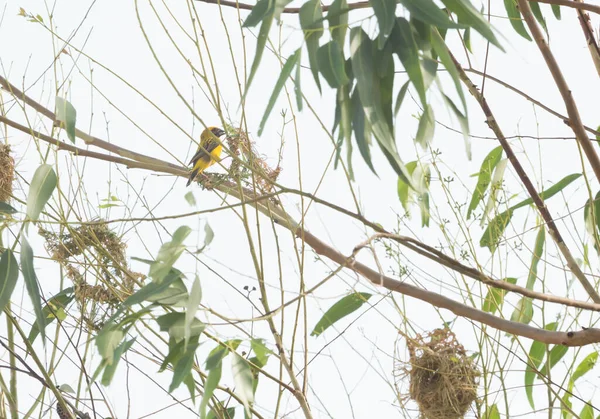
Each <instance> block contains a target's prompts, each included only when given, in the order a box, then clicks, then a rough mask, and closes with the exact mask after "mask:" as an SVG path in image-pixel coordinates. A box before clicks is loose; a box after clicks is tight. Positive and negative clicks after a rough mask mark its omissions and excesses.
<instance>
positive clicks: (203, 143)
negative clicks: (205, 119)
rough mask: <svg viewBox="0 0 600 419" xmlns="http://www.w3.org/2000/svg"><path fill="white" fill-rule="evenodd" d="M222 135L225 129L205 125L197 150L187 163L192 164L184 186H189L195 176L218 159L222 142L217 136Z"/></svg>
mask: <svg viewBox="0 0 600 419" xmlns="http://www.w3.org/2000/svg"><path fill="white" fill-rule="evenodd" d="M223 135H225V131H223V130H222V129H220V128H217V127H207V128H206V129H205V130H204V131H202V134H200V145H199V146H198V151H196V154H194V157H192V160H190V163H189V164H191V165H192V173H191V174H190V177H189V179H188V182H187V185H186V186H189V185H190V183H192V182H193V181H194V179H195V178H196V176H198V175H199V174H200V173H202V172H203V171H204V170H205V169H206V168H207V167H209V166H210V165H211V164H213V163H214V162H216V161H219V156H220V155H221V151H222V150H223V144H222V143H221V140H220V139H219V138H220V137H222V136H223Z"/></svg>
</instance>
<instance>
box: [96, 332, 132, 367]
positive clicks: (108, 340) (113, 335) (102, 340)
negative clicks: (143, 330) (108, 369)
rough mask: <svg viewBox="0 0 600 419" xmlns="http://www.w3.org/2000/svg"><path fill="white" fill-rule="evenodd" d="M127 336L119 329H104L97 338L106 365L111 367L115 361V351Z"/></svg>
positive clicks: (97, 344) (99, 350)
mask: <svg viewBox="0 0 600 419" xmlns="http://www.w3.org/2000/svg"><path fill="white" fill-rule="evenodd" d="M124 336H125V334H124V333H123V331H122V330H121V329H119V328H117V327H114V326H112V327H110V326H109V327H104V328H103V329H102V330H101V331H100V332H99V333H98V335H97V336H96V346H97V347H98V352H99V353H100V355H101V356H102V360H103V362H104V363H105V364H106V365H111V364H112V363H113V360H114V355H115V349H116V348H117V346H118V345H119V343H120V342H121V340H123V337H124Z"/></svg>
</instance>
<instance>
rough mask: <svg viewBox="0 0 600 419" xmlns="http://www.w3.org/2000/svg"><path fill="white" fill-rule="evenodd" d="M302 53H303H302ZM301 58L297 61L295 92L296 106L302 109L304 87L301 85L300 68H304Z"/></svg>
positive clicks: (299, 109)
mask: <svg viewBox="0 0 600 419" xmlns="http://www.w3.org/2000/svg"><path fill="white" fill-rule="evenodd" d="M300 55H302V53H300ZM301 58H302V57H300V59H299V60H298V62H297V63H296V76H295V77H294V94H295V95H296V106H298V111H302V88H301V86H300V70H301V69H302V65H301V61H302V60H301Z"/></svg>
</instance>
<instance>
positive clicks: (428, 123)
mask: <svg viewBox="0 0 600 419" xmlns="http://www.w3.org/2000/svg"><path fill="white" fill-rule="evenodd" d="M434 132H435V116H434V115H433V108H432V107H431V106H429V105H426V106H425V110H424V112H423V115H421V118H420V119H419V128H418V129H417V136H416V138H415V141H416V143H417V144H419V145H420V146H421V147H422V148H423V149H424V150H427V147H428V146H429V145H430V144H431V141H432V140H433V133H434Z"/></svg>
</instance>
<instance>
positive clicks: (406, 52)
mask: <svg viewBox="0 0 600 419" xmlns="http://www.w3.org/2000/svg"><path fill="white" fill-rule="evenodd" d="M391 41H392V42H393V46H394V52H395V53H396V54H397V55H398V58H399V59H400V62H401V63H402V65H403V66H404V69H405V70H406V73H407V74H408V78H409V79H410V81H411V82H412V84H413V86H415V89H417V93H418V94H419V98H420V99H421V104H422V105H423V107H425V106H426V105H427V99H426V96H425V82H424V80H423V74H422V72H421V63H420V60H419V50H418V49H417V44H416V42H415V38H414V37H413V30H412V27H411V24H410V23H409V22H408V21H407V20H406V19H404V18H401V17H399V18H397V19H396V25H395V27H394V31H393V33H392V38H391ZM396 106H398V105H396Z"/></svg>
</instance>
